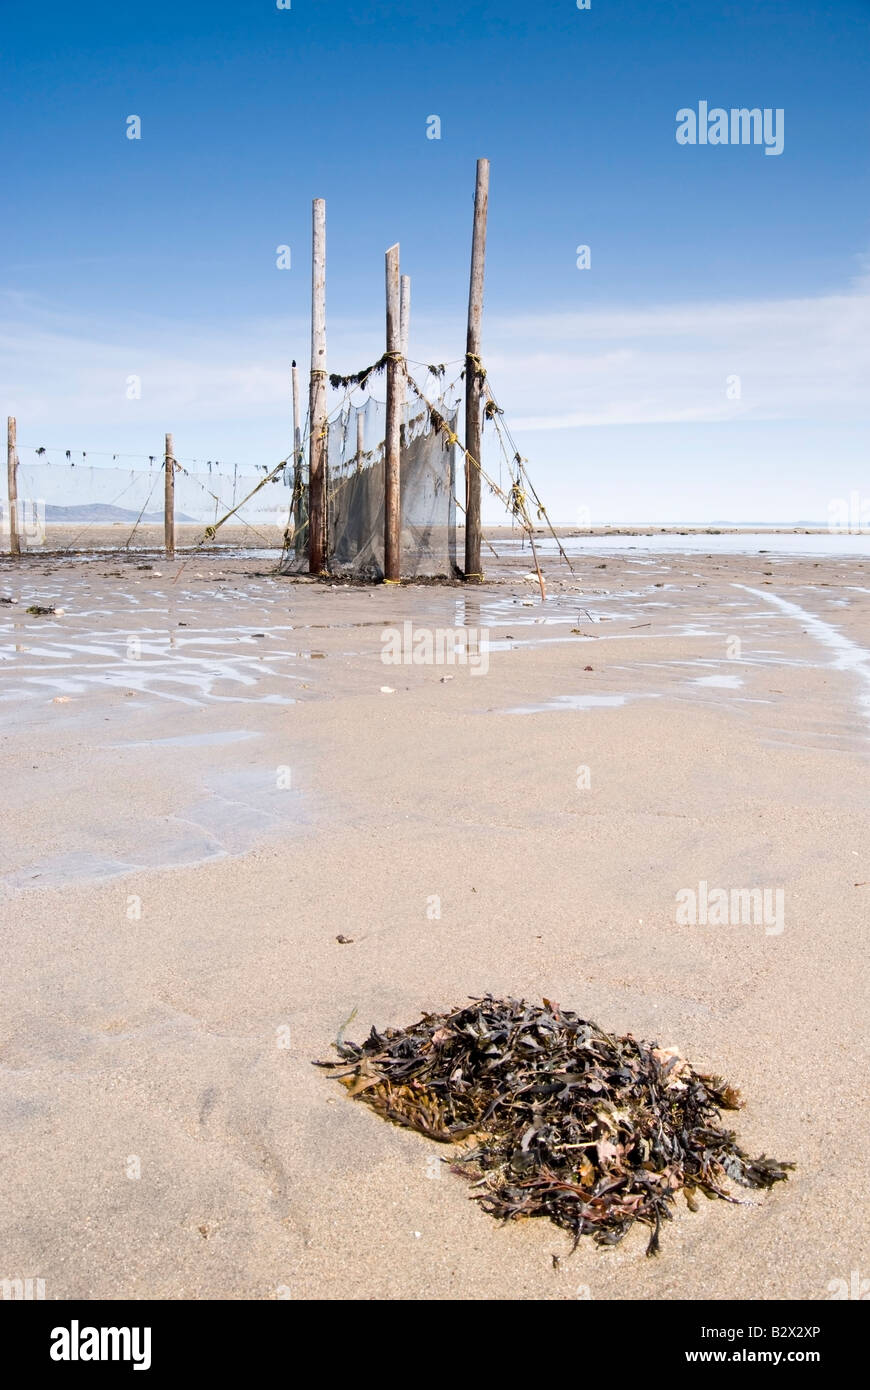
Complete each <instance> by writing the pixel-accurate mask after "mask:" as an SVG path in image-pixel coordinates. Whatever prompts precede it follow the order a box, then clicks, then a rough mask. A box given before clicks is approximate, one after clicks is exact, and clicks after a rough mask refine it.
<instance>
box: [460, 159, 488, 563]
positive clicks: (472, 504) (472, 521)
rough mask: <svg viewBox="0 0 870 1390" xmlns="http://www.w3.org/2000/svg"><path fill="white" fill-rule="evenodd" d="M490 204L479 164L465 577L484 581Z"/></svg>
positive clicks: (483, 164)
mask: <svg viewBox="0 0 870 1390" xmlns="http://www.w3.org/2000/svg"><path fill="white" fill-rule="evenodd" d="M488 204H489V160H488V159H479V160H478V161H477V184H476V187H475V190H474V234H473V237H472V241H471V280H470V283H469V289H468V336H467V338H466V343H465V447H466V449H467V450H468V452H469V454H470V455H471V457H472V459H474V463H471V462H469V460H468V459H467V458H466V460H465V577H466V579H474V578H479V577H480V573H481V571H480V469H479V468H478V467H477V465H478V464H479V463H480V462H481V457H480V454H481V433H482V431H481V421H480V397H481V377H480V325H481V320H482V318H483V268H484V261H485V259H486V212H487V206H488Z"/></svg>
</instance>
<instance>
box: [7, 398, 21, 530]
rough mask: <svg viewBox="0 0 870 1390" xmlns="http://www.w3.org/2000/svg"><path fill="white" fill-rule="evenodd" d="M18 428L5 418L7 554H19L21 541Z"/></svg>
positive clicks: (12, 420)
mask: <svg viewBox="0 0 870 1390" xmlns="http://www.w3.org/2000/svg"><path fill="white" fill-rule="evenodd" d="M17 430H18V426H17V425H16V423H15V416H14V415H8V416H7V417H6V479H7V484H8V489H9V554H10V555H14V556H17V555H20V554H21V541H20V539H19V536H18V450H17V448H16V441H17V437H18V435H17Z"/></svg>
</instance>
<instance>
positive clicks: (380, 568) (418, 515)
mask: <svg viewBox="0 0 870 1390" xmlns="http://www.w3.org/2000/svg"><path fill="white" fill-rule="evenodd" d="M433 404H434V405H435V408H436V409H437V411H438V413H439V414H440V415H441V416H442V417H443V419H444V421H445V423H446V424H447V426H448V427H449V429H450V431H451V433H455V430H456V422H457V404H456V401H455V400H453V399H452V398H445V397H442V398H441V399H439V400H438V401H437V402H434V403H433ZM385 424H386V406H385V403H384V402H383V401H379V400H376V399H375V398H374V397H371V396H370V397H368V399H367V400H366V401H365V402H363V404H361V405H353V404H351V403H350V402H347V403H346V404H345V405H344V406H343V407H342V409H341V410H340V411H339V413H338V414H337V415H335V416H334V417H333V418H332V419H331V420H330V422H329V427H328V435H327V446H326V494H327V504H326V563H327V567H328V569H329V570H330V572H331V573H334V574H347V575H353V576H354V577H355V578H359V579H368V580H377V579H382V578H383V575H384V435H385V432H386V431H385ZM454 453H455V450H454V446H453V445H452V444H451V443H450V442H449V439H448V436H447V435H446V433H445V432H444V430H442V429H439V428H436V427H435V426H434V425H433V424H432V422H431V418H430V413H429V409H428V408H427V407H426V406H425V405H423V403H422V402H420V401H419V400H417V399H412V400H410V401H409V402H407V403H406V405H405V407H404V412H403V423H402V432H401V454H400V491H401V532H400V566H401V574H402V576H403V578H408V579H414V578H419V577H421V576H432V577H436V576H437V577H453V576H454V575H456V574H458V573H459V570H458V567H457V561H456V500H455V458H454ZM306 502H307V487H304V488H303V495H302V498H301V516H300V522H299V523H297V526H296V529H295V536H294V540H293V542H292V549H291V550H290V552H289V553H288V554H287V555H286V556H285V559H284V561H283V563H282V569H283V571H284V572H285V573H289V572H293V571H298V570H300V569H305V568H307V564H308V560H307V545H308V535H307V526H306V525H305V519H306V512H305V505H306ZM303 532H304V535H303Z"/></svg>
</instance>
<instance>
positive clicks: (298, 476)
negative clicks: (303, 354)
mask: <svg viewBox="0 0 870 1390" xmlns="http://www.w3.org/2000/svg"><path fill="white" fill-rule="evenodd" d="M290 375H291V378H292V386H293V540H294V543H295V546H296V549H297V551H298V549H299V532H300V530H301V527H302V427H301V425H300V424H299V368H298V367H297V366H296V360H295V358H294V360H293V364H292V366H291V368H290Z"/></svg>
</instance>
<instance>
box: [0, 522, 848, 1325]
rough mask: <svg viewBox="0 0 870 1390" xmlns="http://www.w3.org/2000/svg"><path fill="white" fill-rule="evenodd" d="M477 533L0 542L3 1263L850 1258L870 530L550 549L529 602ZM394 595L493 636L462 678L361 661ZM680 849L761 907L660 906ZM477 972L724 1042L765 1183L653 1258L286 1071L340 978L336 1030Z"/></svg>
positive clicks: (430, 624)
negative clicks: (802, 543) (754, 542)
mask: <svg viewBox="0 0 870 1390" xmlns="http://www.w3.org/2000/svg"><path fill="white" fill-rule="evenodd" d="M489 563H490V564H491V566H492V573H491V575H490V577H489V578H488V580H487V582H486V583H485V584H483V585H480V586H476V587H475V588H473V589H469V588H463V587H456V586H453V587H449V586H446V587H442V588H438V587H424V586H419V587H418V586H409V587H403V588H401V589H395V588H385V587H380V588H375V589H366V588H360V587H347V586H341V585H337V586H330V585H329V584H323V583H320V582H315V581H307V580H289V579H280V578H275V577H274V576H272V575H270V574H269V573H268V568H269V561H268V559H265V558H262V557H259V558H258V557H254V556H250V555H249V556H237V557H233V556H232V555H231V554H220V555H215V554H209V555H203V554H199V555H196V556H195V557H191V556H186V557H183V558H181V559H179V560H178V561H175V562H172V563H167V562H166V561H165V560H163V559H160V558H154V557H151V558H149V557H144V556H142V555H137V554H135V553H131V554H130V555H128V556H126V557H121V558H119V557H117V556H114V555H94V556H92V557H91V558H83V557H76V558H71V559H67V560H63V561H59V560H53V559H51V558H50V557H47V556H46V557H27V558H25V559H24V560H23V561H22V562H21V563H20V565H18V566H14V565H13V564H12V563H11V562H9V561H7V560H5V559H4V560H3V561H2V562H0V595H7V596H11V597H12V598H14V599H15V600H16V602H15V603H13V604H10V605H0V628H2V637H0V657H2V663H0V735H2V742H0V767H2V784H3V788H4V797H5V802H6V812H7V814H6V816H4V832H3V844H2V876H0V909H2V914H3V934H2V969H3V980H4V985H3V995H2V1017H0V1147H2V1156H3V1157H2V1162H3V1173H4V1182H3V1198H2V1206H0V1249H2V1251H3V1260H4V1262H5V1266H6V1268H4V1269H2V1270H0V1277H4V1278H5V1277H28V1276H29V1277H34V1278H42V1279H44V1280H45V1290H46V1297H47V1298H79V1297H84V1298H89V1297H107V1298H122V1297H135V1298H256V1299H261V1298H266V1299H269V1298H283V1297H293V1298H301V1299H306V1298H322V1297H325V1298H373V1299H374V1298H412V1299H427V1298H439V1299H441V1298H462V1299H465V1298H496V1299H505V1298H533V1299H540V1298H544V1299H576V1298H586V1297H590V1298H592V1299H608V1298H656V1299H667V1298H674V1297H682V1298H700V1297H712V1298H723V1299H726V1298H732V1297H738V1298H753V1299H779V1298H788V1297H795V1298H805V1299H823V1298H826V1297H828V1296H829V1294H828V1285H829V1283H830V1282H831V1281H833V1280H836V1279H845V1280H846V1281H848V1280H849V1278H850V1274H851V1271H852V1270H855V1269H860V1270H862V1271H864V1266H865V1265H866V1250H867V1236H868V1218H867V1214H866V1203H865V1202H864V1201H863V1189H864V1178H863V1173H864V1165H865V1155H866V1151H867V1145H868V1128H870V1125H868V1117H867V1110H866V1105H865V1103H864V1099H863V1097H864V1094H865V1085H864V1081H863V1078H864V1076H865V1075H866V1047H867V1045H866V1017H867V986H866V983H865V970H866V944H865V943H866V938H867V930H866V922H867V911H868V903H870V897H868V895H870V850H868V842H870V837H868V812H867V791H866V788H867V782H868V753H870V651H868V646H870V641H868V631H870V622H868V620H870V581H868V569H867V562H866V561H863V560H849V559H823V558H819V557H814V558H800V557H793V556H789V557H787V558H784V557H777V556H771V555H764V554H757V555H747V556H736V555H732V556H728V555H722V554H715V555H711V556H710V557H707V556H705V555H703V554H701V555H697V554H693V555H691V556H688V557H685V558H680V557H679V556H677V555H675V554H651V553H646V552H644V550H643V549H642V548H639V549H638V550H637V551H636V552H631V553H626V554H622V555H619V556H614V555H612V554H604V553H602V554H601V555H592V554H590V555H584V556H583V557H582V558H581V559H579V560H576V561H574V568H575V571H576V574H575V575H571V574H570V573H569V572H567V571H566V570H565V569H564V567H560V566H558V565H557V564H556V563H555V561H553V560H552V559H550V558H548V559H547V560H546V562H545V572H546V575H547V585H548V597H547V600H546V602H542V601H541V598H540V593H539V590H538V587H537V583H536V581H533V580H530V579H528V578H525V577H524V576H526V575H528V573H529V560H528V555H525V556H522V557H520V556H513V557H512V558H511V559H509V560H506V561H502V562H501V563H500V564H496V563H495V562H494V561H492V560H491V559H490V562H489ZM143 565H151V566H152V567H151V568H150V569H148V568H140V566H143ZM33 602H37V603H41V604H44V605H49V604H54V605H56V606H57V607H59V608H62V609H63V610H64V611H63V613H62V614H58V615H54V616H46V617H32V616H29V615H27V613H26V611H25V610H26V608H27V606H28V605H29V604H31V603H33ZM406 622H410V623H412V624H413V630H415V631H417V630H419V629H420V628H428V629H433V630H434V629H437V628H445V627H453V626H454V625H459V626H464V627H465V628H469V629H474V630H475V631H477V630H484V631H486V632H488V633H489V635H490V649H489V651H488V653H487V657H486V662H485V663H484V664H487V663H488V669H487V670H486V671H485V672H484V671H483V669H482V668H481V667H480V666H478V669H477V670H476V671H475V669H474V668H473V667H471V666H461V665H457V666H450V667H445V666H439V665H402V666H388V665H385V664H384V663H383V661H382V652H383V644H382V633H383V631H384V628H385V627H389V628H393V629H396V630H397V631H402V630H403V624H404V623H406ZM588 667H591V670H590V669H587V668H588ZM445 676H446V677H450V679H446V680H445V679H442V678H443V677H445ZM384 686H387V687H390V689H391V691H392V693H383V692H382V689H381V687H384ZM584 769H586V770H588V771H585V772H584ZM578 781H579V782H580V783H581V784H583V783H585V782H587V781H588V783H589V785H588V786H586V785H579V786H578ZM701 881H704V882H706V883H708V884H709V885H710V887H711V889H712V887H713V886H724V887H726V888H728V889H730V888H752V887H756V886H757V887H762V888H764V887H767V888H771V889H774V888H777V887H782V888H783V889H784V892H785V912H784V927H783V930H782V932H781V933H779V934H771V933H769V932H767V931H766V930H765V927H764V926H763V925H761V926H756V925H741V924H735V925H729V926H710V925H704V926H702V925H698V926H685V925H680V924H678V922H677V920H676V910H675V903H676V895H677V893H678V892H679V891H680V890H682V889H686V888H697V887H698V885H699V883H700V882H701ZM436 900H438V901H437V904H436ZM436 907H437V911H438V912H439V913H440V915H436ZM340 935H341V936H344V937H347V938H351V940H350V942H349V943H348V944H340V943H339V942H338V941H337V939H336V938H337V937H338V936H340ZM487 990H490V991H492V992H495V993H500V994H501V993H510V994H514V995H525V996H526V997H528V998H530V999H539V998H540V997H541V996H544V995H545V996H546V997H548V998H550V999H555V1000H558V1001H560V1002H561V1003H563V1004H564V1005H565V1006H567V1007H571V1008H573V1009H576V1010H578V1011H579V1012H580V1013H581V1014H582V1015H584V1016H586V1017H589V1018H592V1019H595V1020H596V1021H597V1022H598V1023H599V1024H601V1025H602V1026H603V1027H605V1028H608V1029H613V1030H617V1031H620V1032H623V1031H625V1032H628V1031H631V1032H633V1033H635V1034H636V1035H638V1036H643V1037H645V1038H650V1039H656V1040H658V1041H659V1042H660V1043H662V1044H663V1045H665V1046H672V1045H675V1046H678V1047H679V1048H680V1049H681V1050H682V1051H683V1052H684V1053H685V1054H686V1055H687V1056H688V1057H689V1058H690V1059H691V1060H692V1061H693V1063H695V1064H696V1065H698V1066H699V1067H700V1068H702V1069H704V1068H709V1069H713V1070H716V1071H718V1072H721V1073H722V1074H724V1075H725V1076H727V1077H728V1078H729V1080H731V1081H732V1082H733V1083H735V1084H736V1085H738V1086H739V1087H740V1088H741V1089H742V1090H743V1092H744V1094H745V1096H746V1099H747V1105H746V1108H745V1110H744V1111H742V1112H741V1113H740V1114H739V1115H737V1116H735V1117H734V1118H733V1124H734V1127H735V1129H736V1130H737V1133H738V1135H739V1137H740V1139H741V1141H742V1142H743V1143H744V1145H745V1147H746V1148H748V1149H749V1150H751V1151H753V1152H760V1151H762V1150H766V1151H767V1152H768V1153H772V1154H774V1155H775V1156H776V1157H777V1158H781V1159H791V1160H793V1161H795V1162H796V1163H797V1169H796V1172H795V1174H794V1175H793V1177H792V1179H791V1180H790V1181H789V1182H788V1183H787V1184H784V1185H781V1186H779V1187H778V1188H777V1189H775V1190H774V1191H773V1192H772V1193H771V1194H769V1195H765V1196H759V1195H758V1194H754V1193H750V1194H748V1195H747V1194H738V1195H742V1196H744V1199H745V1204H744V1205H740V1206H727V1205H726V1204H725V1203H706V1202H705V1203H704V1204H703V1205H702V1207H701V1209H700V1211H699V1212H698V1213H697V1214H692V1213H690V1212H689V1211H688V1210H687V1209H686V1207H685V1206H684V1205H682V1204H680V1206H679V1208H678V1210H677V1212H676V1215H675V1219H674V1220H673V1221H672V1222H671V1223H669V1225H668V1226H667V1228H666V1229H665V1230H664V1232H663V1238H662V1253H661V1255H660V1256H658V1257H657V1258H655V1259H646V1258H645V1257H644V1253H643V1252H644V1248H645V1242H646V1233H645V1232H644V1231H642V1230H639V1231H635V1232H633V1233H632V1235H631V1236H630V1237H629V1238H628V1240H627V1241H626V1242H625V1243H624V1244H623V1245H622V1246H621V1247H620V1248H618V1249H617V1250H614V1251H600V1250H597V1249H596V1248H594V1247H593V1246H592V1245H591V1243H590V1242H588V1241H586V1240H584V1241H583V1242H581V1245H580V1247H579V1248H578V1250H577V1252H576V1253H575V1254H574V1255H572V1256H570V1257H568V1250H569V1247H570V1242H569V1240H568V1239H567V1237H566V1236H565V1235H564V1233H561V1232H559V1231H557V1230H556V1229H555V1228H554V1227H552V1226H551V1225H549V1223H546V1222H542V1221H537V1222H525V1223H514V1224H512V1225H510V1226H507V1227H500V1226H498V1225H497V1224H496V1223H495V1222H493V1221H492V1220H491V1219H490V1218H489V1217H488V1216H486V1214H485V1213H483V1212H482V1211H480V1210H479V1209H478V1208H477V1207H476V1206H475V1205H474V1204H473V1203H472V1202H470V1201H469V1190H468V1187H467V1185H466V1184H465V1183H464V1182H463V1181H461V1180H460V1179H458V1178H455V1177H454V1176H452V1175H451V1174H450V1173H449V1172H447V1171H446V1169H444V1168H443V1167H439V1165H437V1164H435V1163H433V1162H432V1159H433V1157H441V1156H443V1155H442V1151H441V1150H440V1148H437V1147H436V1146H433V1145H432V1144H430V1143H429V1142H428V1141H426V1140H425V1139H424V1138H422V1137H420V1136H417V1135H415V1134H411V1133H408V1132H405V1131H402V1130H399V1129H397V1128H395V1127H393V1126H390V1125H388V1124H386V1123H384V1122H383V1121H382V1120H380V1119H379V1118H378V1117H377V1116H376V1115H374V1114H373V1113H372V1112H371V1111H369V1110H368V1109H367V1108H366V1107H364V1106H361V1105H355V1104H354V1103H352V1102H351V1101H349V1100H348V1099H346V1098H345V1096H344V1094H343V1093H342V1091H341V1089H340V1088H339V1087H338V1086H336V1085H335V1083H333V1082H330V1081H329V1080H328V1079H327V1077H326V1076H325V1074H324V1073H323V1072H320V1071H318V1070H317V1069H315V1068H314V1067H312V1066H311V1065H310V1063H311V1060H312V1059H313V1058H316V1057H322V1056H325V1055H327V1054H328V1053H329V1050H330V1044H331V1042H332V1040H333V1039H334V1038H335V1036H336V1034H337V1032H338V1030H339V1028H340V1027H341V1025H342V1023H343V1022H344V1021H345V1020H346V1019H347V1018H348V1016H349V1015H350V1014H351V1013H352V1011H353V1010H354V1009H356V1011H357V1012H356V1018H355V1020H354V1021H353V1023H351V1024H350V1025H349V1026H348V1029H347V1034H348V1036H349V1037H359V1036H361V1035H362V1034H363V1033H365V1032H366V1031H367V1030H368V1028H369V1026H370V1025H371V1024H372V1023H374V1024H376V1025H377V1026H379V1027H382V1026H385V1025H388V1024H390V1023H398V1024H404V1023H407V1022H409V1021H410V1020H411V1019H413V1018H415V1017H417V1016H418V1015H419V1013H420V1011H421V1010H423V1009H430V1008H431V1009H441V1008H444V1007H447V1006H449V1005H451V1004H454V1003H461V1002H463V1001H464V1000H465V999H466V997H467V996H469V995H473V994H476V993H482V992H485V991H487ZM433 1174H436V1175H439V1176H433ZM552 1254H559V1255H560V1256H562V1259H561V1262H560V1265H559V1267H558V1269H556V1268H554V1265H553V1262H552V1260H551V1255H552Z"/></svg>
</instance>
